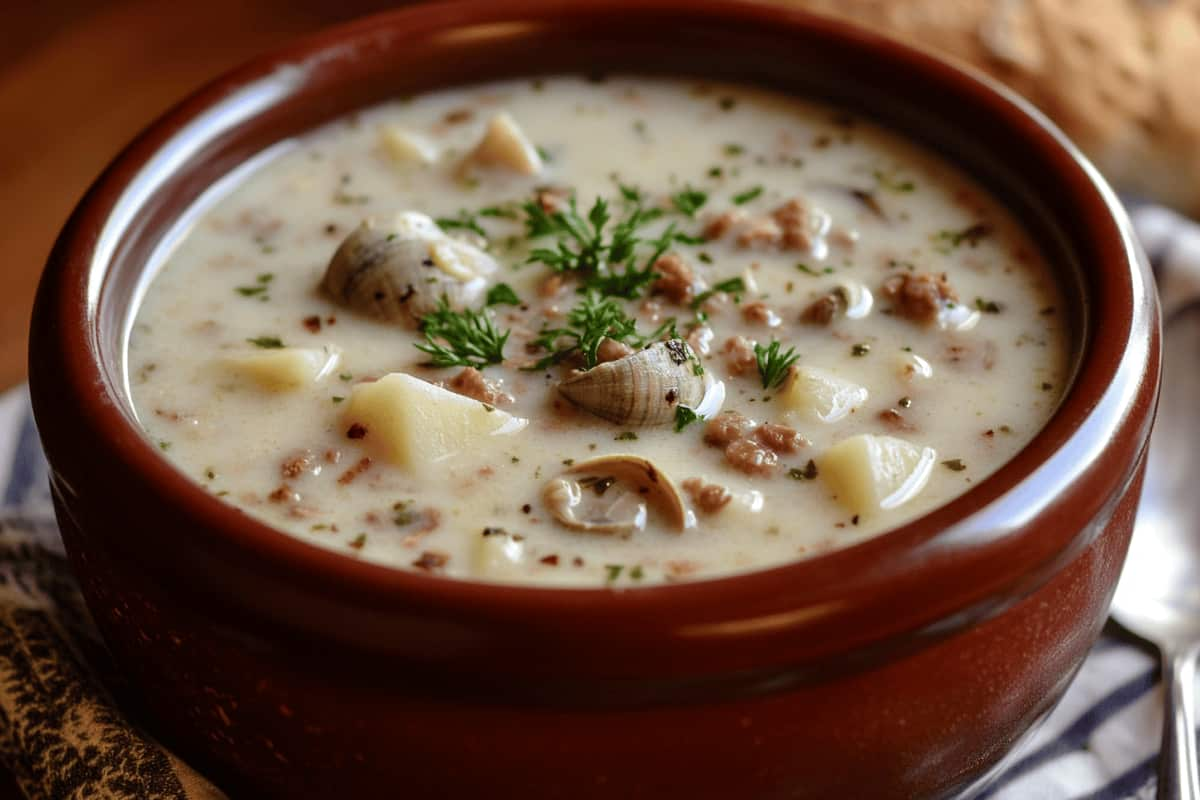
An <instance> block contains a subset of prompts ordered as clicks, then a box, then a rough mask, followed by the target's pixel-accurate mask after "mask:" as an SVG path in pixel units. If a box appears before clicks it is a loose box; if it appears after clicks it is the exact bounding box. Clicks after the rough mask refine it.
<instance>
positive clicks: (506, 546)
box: [471, 528, 525, 580]
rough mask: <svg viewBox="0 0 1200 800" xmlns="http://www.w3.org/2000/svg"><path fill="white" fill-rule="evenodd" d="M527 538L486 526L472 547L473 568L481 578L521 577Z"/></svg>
mask: <svg viewBox="0 0 1200 800" xmlns="http://www.w3.org/2000/svg"><path fill="white" fill-rule="evenodd" d="M524 560H525V540H524V539H523V538H520V537H517V536H514V535H513V534H511V533H509V532H508V531H505V530H501V529H499V528H486V529H485V530H484V533H483V534H482V535H481V536H479V537H478V539H477V540H476V542H475V545H474V547H472V548H471V570H472V572H473V573H474V574H475V575H476V576H477V577H480V578H497V579H501V580H503V579H514V580H516V579H519V578H520V576H521V570H520V569H519V567H520V566H521V564H522V562H523V561H524Z"/></svg>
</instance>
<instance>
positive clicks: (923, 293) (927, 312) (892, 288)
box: [880, 272, 958, 323]
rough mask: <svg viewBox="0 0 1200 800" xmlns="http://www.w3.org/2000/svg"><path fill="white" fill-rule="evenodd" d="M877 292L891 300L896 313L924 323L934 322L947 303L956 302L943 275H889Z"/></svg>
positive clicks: (956, 298) (921, 273) (953, 292)
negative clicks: (943, 305)
mask: <svg viewBox="0 0 1200 800" xmlns="http://www.w3.org/2000/svg"><path fill="white" fill-rule="evenodd" d="M880 291H881V292H882V294H883V296H884V297H886V298H887V299H888V300H890V301H892V304H893V306H894V307H895V310H896V313H897V314H899V315H900V316H902V317H906V318H908V319H911V320H914V321H916V322H923V323H930V322H933V321H934V320H935V319H937V315H938V312H939V311H940V310H941V308H942V304H943V303H945V302H946V301H954V300H958V294H957V293H956V292H955V291H954V289H953V288H952V287H951V286H950V284H949V283H948V282H947V281H946V275H945V273H943V274H941V275H933V274H931V273H928V272H919V273H916V274H911V273H907V272H906V273H901V274H899V275H892V276H891V277H889V278H888V279H887V280H885V281H884V282H883V286H882V288H881V290H880Z"/></svg>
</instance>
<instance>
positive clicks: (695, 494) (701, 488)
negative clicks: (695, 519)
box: [683, 478, 733, 514]
mask: <svg viewBox="0 0 1200 800" xmlns="http://www.w3.org/2000/svg"><path fill="white" fill-rule="evenodd" d="M683 488H684V490H685V491H686V492H687V493H688V494H690V495H691V496H692V502H693V503H695V504H696V507H697V508H699V509H700V510H701V511H703V512H704V513H706V514H715V513H716V512H718V511H720V510H721V509H722V508H724V507H725V506H727V505H729V501H730V500H732V499H733V495H732V494H730V493H729V490H728V489H726V488H725V487H724V486H721V485H719V484H716V483H705V482H704V481H702V480H700V479H699V478H688V479H687V480H685V481H684V482H683Z"/></svg>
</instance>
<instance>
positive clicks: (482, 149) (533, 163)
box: [471, 112, 542, 175]
mask: <svg viewBox="0 0 1200 800" xmlns="http://www.w3.org/2000/svg"><path fill="white" fill-rule="evenodd" d="M471 160H473V161H474V162H475V163H476V164H480V165H482V166H485V167H501V168H504V169H510V170H512V171H513V172H519V173H521V174H522V175H536V174H537V173H538V172H540V171H541V169H542V159H541V156H539V155H538V152H537V148H536V147H534V146H533V145H532V144H531V143H530V142H529V140H528V139H526V138H525V134H524V133H522V132H521V129H520V128H519V127H517V123H516V121H514V120H513V118H512V117H511V116H510V115H509V114H508V113H507V112H501V113H499V114H497V115H496V116H494V117H492V118H491V120H490V121H489V122H488V126H487V130H486V131H484V134H483V139H482V140H481V141H480V142H479V144H477V145H476V146H475V149H474V150H473V151H472V152H471Z"/></svg>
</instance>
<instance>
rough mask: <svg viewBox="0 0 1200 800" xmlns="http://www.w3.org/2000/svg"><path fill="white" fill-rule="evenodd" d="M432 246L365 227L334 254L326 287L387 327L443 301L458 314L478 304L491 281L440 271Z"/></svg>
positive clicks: (337, 298)
mask: <svg viewBox="0 0 1200 800" xmlns="http://www.w3.org/2000/svg"><path fill="white" fill-rule="evenodd" d="M433 244H434V241H432V240H430V239H425V238H412V237H404V236H397V235H396V233H395V232H394V231H390V230H389V229H388V228H385V227H374V226H372V225H370V224H369V223H363V224H362V225H360V226H359V227H358V228H357V229H355V230H354V232H353V233H351V234H350V235H349V236H347V237H346V240H345V241H343V242H342V244H341V246H340V247H338V249H337V252H335V253H334V254H333V258H332V259H330V261H329V267H328V269H326V271H325V279H324V281H323V283H322V286H323V288H324V289H325V291H326V292H328V294H329V295H330V297H332V298H333V299H334V300H335V301H337V302H338V303H340V304H342V305H345V306H347V307H349V308H353V309H354V310H356V311H361V312H363V313H365V314H369V315H371V316H373V317H376V318H378V319H382V320H386V321H388V322H404V323H407V322H412V321H415V320H418V319H419V318H420V317H422V316H424V315H425V314H428V313H430V312H431V311H433V310H434V309H435V308H436V307H437V303H438V300H439V298H441V297H445V298H446V300H447V301H448V302H449V304H450V306H451V307H452V308H455V309H461V308H464V307H466V306H468V305H473V304H475V303H477V302H478V301H479V300H480V298H481V297H482V296H483V291H484V289H485V288H486V286H487V281H486V280H485V279H483V278H472V279H470V280H466V281H463V280H458V279H456V278H454V277H453V276H451V275H449V274H447V273H446V272H444V271H442V270H440V269H438V268H437V266H436V265H435V263H434V260H433V257H432V253H431V247H432V246H433Z"/></svg>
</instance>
